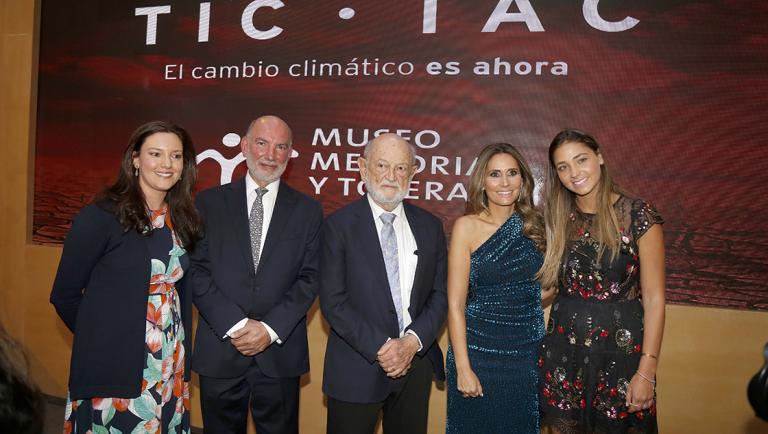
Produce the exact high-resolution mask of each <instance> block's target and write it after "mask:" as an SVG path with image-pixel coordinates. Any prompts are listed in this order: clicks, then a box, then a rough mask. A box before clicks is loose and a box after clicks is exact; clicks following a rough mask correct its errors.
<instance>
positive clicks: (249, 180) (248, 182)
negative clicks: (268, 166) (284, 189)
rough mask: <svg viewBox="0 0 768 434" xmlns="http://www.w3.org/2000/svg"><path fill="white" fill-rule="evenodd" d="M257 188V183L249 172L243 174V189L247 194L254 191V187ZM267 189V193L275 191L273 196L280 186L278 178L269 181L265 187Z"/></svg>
mask: <svg viewBox="0 0 768 434" xmlns="http://www.w3.org/2000/svg"><path fill="white" fill-rule="evenodd" d="M257 188H259V184H257V183H256V181H255V180H254V179H253V177H251V172H248V173H247V175H246V176H245V191H246V192H247V194H248V195H250V194H252V193H254V192H255V191H256V189H257ZM265 188H266V189H267V190H269V193H267V194H270V193H275V196H276V195H277V190H278V189H279V188H280V178H278V179H276V180H275V181H272V182H270V183H269V184H267V186H266V187H265ZM273 197H274V196H273Z"/></svg>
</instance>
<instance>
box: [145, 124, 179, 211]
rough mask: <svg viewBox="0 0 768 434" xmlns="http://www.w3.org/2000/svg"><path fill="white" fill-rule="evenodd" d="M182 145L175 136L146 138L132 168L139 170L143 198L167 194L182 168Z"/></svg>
mask: <svg viewBox="0 0 768 434" xmlns="http://www.w3.org/2000/svg"><path fill="white" fill-rule="evenodd" d="M183 149H184V148H183V145H182V144H181V140H180V139H179V137H178V136H177V135H176V134H173V133H155V134H152V135H151V136H149V137H147V138H146V139H145V140H144V143H143V144H142V145H141V150H140V151H139V153H138V154H136V153H134V156H133V167H134V168H137V169H139V186H140V187H141V190H142V191H143V192H144V195H145V196H148V197H149V196H157V195H159V194H162V195H163V197H164V195H165V193H167V192H168V190H170V189H171V188H172V187H173V186H174V185H175V184H176V182H178V180H179V178H180V177H181V172H182V169H183V168H184V157H183Z"/></svg>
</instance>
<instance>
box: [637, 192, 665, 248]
mask: <svg viewBox="0 0 768 434" xmlns="http://www.w3.org/2000/svg"><path fill="white" fill-rule="evenodd" d="M631 214H632V215H631V219H632V220H631V221H632V223H631V225H632V238H634V240H635V241H637V240H639V239H640V237H642V236H643V234H645V233H646V232H648V229H650V228H651V226H653V225H655V224H662V223H664V219H663V218H662V217H661V215H660V214H659V212H658V211H657V210H656V208H655V207H654V206H653V205H651V204H650V203H648V202H645V201H643V200H640V199H635V200H634V201H633V202H632V212H631Z"/></svg>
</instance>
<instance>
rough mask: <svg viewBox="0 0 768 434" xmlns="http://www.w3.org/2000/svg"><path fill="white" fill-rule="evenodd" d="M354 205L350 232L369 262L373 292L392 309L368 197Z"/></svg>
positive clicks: (390, 293)
mask: <svg viewBox="0 0 768 434" xmlns="http://www.w3.org/2000/svg"><path fill="white" fill-rule="evenodd" d="M355 206H356V214H357V221H356V222H355V226H354V228H353V232H352V233H353V234H354V236H355V239H356V240H357V241H358V245H359V246H360V249H359V254H360V255H363V257H365V263H367V264H371V270H370V271H371V273H372V276H371V277H372V279H371V280H372V282H373V285H374V288H376V289H375V290H374V291H373V292H374V294H379V296H380V297H381V300H382V301H384V302H385V303H387V305H388V306H390V307H391V308H392V310H393V311H394V308H395V303H394V302H393V301H392V292H391V291H390V290H389V278H388V277H387V267H386V265H384V254H383V253H382V252H381V243H380V242H379V234H378V232H377V231H376V223H375V222H374V221H373V210H371V206H370V204H369V203H368V197H367V196H363V198H362V199H360V200H359V201H357V202H356V204H355ZM393 318H394V327H395V329H397V316H393Z"/></svg>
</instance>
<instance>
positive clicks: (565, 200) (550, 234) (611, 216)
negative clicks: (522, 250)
mask: <svg viewBox="0 0 768 434" xmlns="http://www.w3.org/2000/svg"><path fill="white" fill-rule="evenodd" d="M566 143H581V144H583V145H585V146H587V147H588V148H589V149H591V150H592V152H594V153H595V154H597V155H602V151H601V150H600V144H599V143H597V140H595V138H594V137H592V136H591V135H589V134H587V133H585V132H583V131H579V130H576V129H572V128H571V129H565V130H563V131H560V132H559V133H558V134H557V135H556V136H555V138H554V139H553V140H552V143H550V145H549V173H548V176H547V192H546V204H547V205H546V208H545V211H544V219H545V222H546V235H547V252H546V254H545V255H544V264H543V265H542V267H541V269H540V270H539V272H538V277H539V280H540V281H541V284H542V286H546V287H550V286H555V285H557V280H558V274H559V272H560V261H561V260H562V257H563V254H564V253H565V245H566V243H567V241H568V239H569V237H570V236H571V235H572V234H573V231H574V228H573V223H572V222H571V219H570V218H569V216H570V214H571V213H572V212H573V211H574V210H575V207H576V199H575V198H574V194H573V193H572V192H571V191H569V190H568V189H567V188H565V186H564V185H563V183H562V182H561V181H560V178H559V177H558V176H557V169H556V168H555V151H557V150H558V149H559V148H560V146H562V145H564V144H566ZM603 158H604V159H605V156H603ZM597 188H598V194H597V212H596V213H595V219H594V223H595V231H594V232H595V238H596V239H597V240H598V242H599V245H598V257H602V255H603V252H604V251H605V249H606V248H608V249H609V251H610V253H611V260H613V259H615V258H616V256H617V255H618V252H619V236H618V234H619V221H618V218H617V216H616V212H615V211H614V210H613V202H612V200H611V195H612V194H614V193H619V194H621V193H622V191H621V189H620V188H619V186H618V185H616V183H614V182H613V178H611V175H610V173H609V172H608V165H607V164H606V163H605V162H603V164H602V165H601V166H600V182H599V183H598V185H597Z"/></svg>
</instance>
